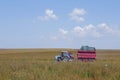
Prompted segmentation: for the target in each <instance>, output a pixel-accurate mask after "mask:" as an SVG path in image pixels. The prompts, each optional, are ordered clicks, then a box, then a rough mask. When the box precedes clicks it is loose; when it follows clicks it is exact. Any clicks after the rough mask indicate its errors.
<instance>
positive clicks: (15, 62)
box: [0, 49, 120, 80]
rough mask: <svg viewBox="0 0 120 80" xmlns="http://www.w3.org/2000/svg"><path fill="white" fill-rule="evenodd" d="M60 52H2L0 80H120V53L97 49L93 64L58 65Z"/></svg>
mask: <svg viewBox="0 0 120 80" xmlns="http://www.w3.org/2000/svg"><path fill="white" fill-rule="evenodd" d="M61 50H68V51H71V52H73V53H74V55H75V57H76V52H77V51H76V50H73V49H21V50H20V49H12V50H9V49H8V50H4V49H3V50H0V80H120V71H119V70H120V62H119V61H120V50H97V60H96V61H94V62H81V61H77V60H75V61H73V62H66V63H65V62H55V61H54V56H55V55H57V54H58V53H59V52H60V51H61Z"/></svg>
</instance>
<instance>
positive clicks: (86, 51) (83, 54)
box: [77, 46, 96, 61]
mask: <svg viewBox="0 0 120 80" xmlns="http://www.w3.org/2000/svg"><path fill="white" fill-rule="evenodd" d="M77 59H78V60H82V61H84V60H87V61H93V60H95V59H96V49H95V48H94V47H89V46H82V47H81V48H80V49H79V50H78V52H77Z"/></svg>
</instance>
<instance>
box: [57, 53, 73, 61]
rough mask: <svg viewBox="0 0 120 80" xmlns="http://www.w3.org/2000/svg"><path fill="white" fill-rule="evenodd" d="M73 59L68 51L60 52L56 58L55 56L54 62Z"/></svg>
mask: <svg viewBox="0 0 120 80" xmlns="http://www.w3.org/2000/svg"><path fill="white" fill-rule="evenodd" d="M73 59H74V56H73V54H72V53H70V52H68V51H61V53H60V54H59V55H57V56H55V60H56V61H64V62H66V61H72V60H73Z"/></svg>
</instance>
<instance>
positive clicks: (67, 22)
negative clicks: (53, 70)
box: [0, 0, 120, 49]
mask: <svg viewBox="0 0 120 80" xmlns="http://www.w3.org/2000/svg"><path fill="white" fill-rule="evenodd" d="M82 45H89V46H94V47H96V48H100V49H120V0H0V48H80V47H81V46H82Z"/></svg>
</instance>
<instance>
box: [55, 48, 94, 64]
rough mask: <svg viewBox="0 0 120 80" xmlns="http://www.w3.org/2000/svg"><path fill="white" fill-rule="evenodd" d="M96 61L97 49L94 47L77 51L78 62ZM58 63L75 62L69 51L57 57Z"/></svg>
mask: <svg viewBox="0 0 120 80" xmlns="http://www.w3.org/2000/svg"><path fill="white" fill-rule="evenodd" d="M95 59H96V49H95V48H94V47H89V46H82V47H81V48H80V49H79V50H77V60H81V61H93V60H95ZM55 60H56V61H58V62H59V61H64V62H66V61H73V60H74V56H73V54H72V53H70V52H68V51H62V52H61V53H60V54H59V55H57V56H55Z"/></svg>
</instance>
